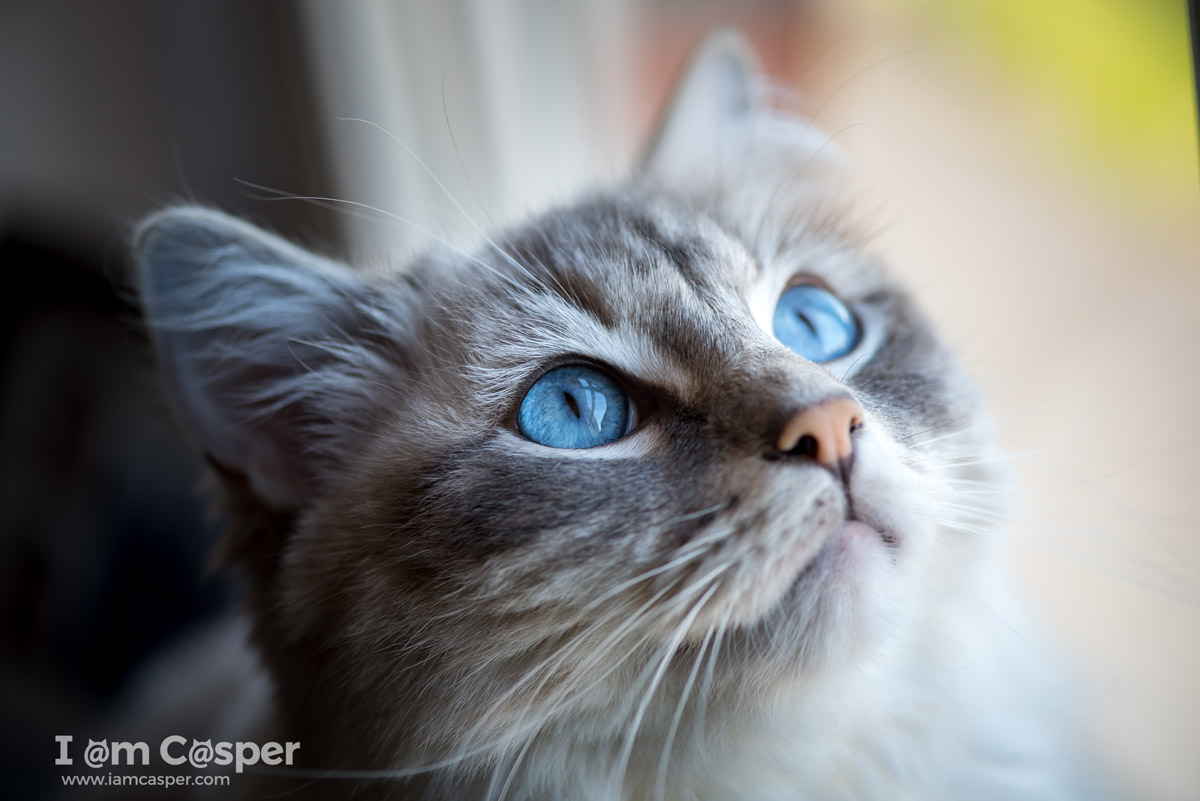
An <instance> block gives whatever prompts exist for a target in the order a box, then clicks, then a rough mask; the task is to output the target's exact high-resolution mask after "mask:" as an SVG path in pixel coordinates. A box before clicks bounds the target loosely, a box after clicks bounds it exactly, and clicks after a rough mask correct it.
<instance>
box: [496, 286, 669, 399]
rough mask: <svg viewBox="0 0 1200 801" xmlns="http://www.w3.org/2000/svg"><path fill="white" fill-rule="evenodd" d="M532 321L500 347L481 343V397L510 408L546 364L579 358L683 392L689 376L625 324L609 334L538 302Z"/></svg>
mask: <svg viewBox="0 0 1200 801" xmlns="http://www.w3.org/2000/svg"><path fill="white" fill-rule="evenodd" d="M538 303H539V305H540V306H541V308H539V309H537V310H536V311H537V313H536V314H535V315H533V317H535V318H536V319H528V320H524V321H521V324H520V325H518V327H517V330H514V331H511V332H509V336H508V337H507V338H506V340H505V341H504V342H503V343H496V342H492V343H480V345H479V348H480V352H481V353H484V354H486V355H485V357H484V359H482V360H481V363H480V365H479V366H478V371H477V372H478V375H479V376H480V377H481V379H482V381H483V383H484V386H485V389H484V392H485V394H486V395H488V396H490V397H491V398H492V399H494V400H496V401H498V402H501V403H511V401H512V399H511V393H512V392H513V391H514V388H515V387H517V386H520V385H523V384H524V383H526V382H527V381H528V380H529V378H531V377H532V376H533V375H535V374H537V373H540V372H542V371H544V370H545V369H546V365H547V363H548V362H550V361H553V360H557V359H562V358H564V357H568V358H569V357H571V356H579V357H582V358H586V359H591V360H594V361H596V362H597V363H599V364H602V365H607V366H610V367H612V368H614V369H616V370H619V371H621V372H623V373H625V374H626V375H629V376H633V377H636V378H639V379H641V380H643V381H646V382H648V383H653V384H657V385H660V386H669V387H672V388H675V389H677V390H683V389H686V388H688V387H689V386H690V380H691V377H690V372H689V371H688V370H687V369H685V367H684V366H683V365H681V364H680V363H679V362H678V361H677V360H675V359H673V358H671V356H670V355H668V354H667V353H664V352H663V351H662V350H661V349H660V348H659V347H658V346H657V344H656V343H655V341H654V339H653V338H652V337H651V336H649V335H647V333H646V332H644V331H642V330H640V329H639V328H638V327H636V325H635V324H634V323H633V322H631V321H628V320H622V321H620V322H618V323H617V325H616V327H615V328H609V327H607V326H605V325H603V324H602V323H601V322H600V321H598V320H596V319H595V318H594V317H592V316H591V315H589V314H588V313H587V312H585V311H583V310H581V309H579V308H578V307H576V306H573V305H570V304H566V303H561V302H559V303H555V302H552V301H551V300H550V299H549V298H547V297H543V298H541V299H539V301H538Z"/></svg>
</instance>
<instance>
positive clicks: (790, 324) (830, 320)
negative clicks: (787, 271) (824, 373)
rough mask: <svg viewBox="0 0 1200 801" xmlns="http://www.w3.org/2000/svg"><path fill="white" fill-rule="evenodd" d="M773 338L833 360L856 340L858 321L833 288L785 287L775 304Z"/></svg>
mask: <svg viewBox="0 0 1200 801" xmlns="http://www.w3.org/2000/svg"><path fill="white" fill-rule="evenodd" d="M774 327H775V338H776V339H778V340H779V341H780V342H782V343H783V344H785V345H787V346H788V347H789V348H791V349H792V350H794V351H795V352H796V353H799V354H800V355H801V356H803V357H804V358H806V359H811V360H812V361H814V362H828V361H833V360H834V359H836V358H838V357H839V356H845V355H846V354H847V353H849V352H850V351H852V350H854V347H855V346H856V345H857V344H858V341H859V339H860V338H861V332H860V331H859V328H858V321H857V320H855V319H854V315H853V314H851V313H850V310H849V309H848V308H846V304H845V303H842V302H841V301H840V300H838V299H837V298H836V297H835V296H834V295H833V293H832V292H829V291H828V290H826V289H822V288H821V287H819V286H814V285H812V284H800V285H799V286H793V287H789V288H788V289H786V290H784V292H783V294H782V295H780V297H779V303H778V304H777V305H776V306H775V321H774Z"/></svg>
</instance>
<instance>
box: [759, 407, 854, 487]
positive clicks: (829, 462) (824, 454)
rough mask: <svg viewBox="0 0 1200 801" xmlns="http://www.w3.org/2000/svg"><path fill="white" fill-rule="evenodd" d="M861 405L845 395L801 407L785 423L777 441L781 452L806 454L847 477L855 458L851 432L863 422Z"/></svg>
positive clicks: (843, 477) (796, 454)
mask: <svg viewBox="0 0 1200 801" xmlns="http://www.w3.org/2000/svg"><path fill="white" fill-rule="evenodd" d="M862 420H863V410H862V407H861V406H859V405H858V403H857V402H856V401H855V400H854V399H853V398H850V397H848V396H845V395H840V396H838V397H835V398H829V399H827V400H823V401H820V402H819V403H814V404H813V405H811V406H807V407H805V408H803V409H800V410H799V411H797V412H796V413H795V414H793V415H792V416H791V417H790V418H788V420H787V421H786V422H785V423H784V425H783V429H782V430H781V431H780V432H779V439H778V440H776V442H775V448H776V451H777V452H778V453H781V454H784V455H788V456H804V457H808V458H810V459H812V460H813V461H815V462H816V463H817V464H819V465H821V466H822V467H825V468H827V469H829V470H831V471H832V472H833V473H834V475H836V476H839V477H840V478H841V479H842V480H845V479H846V474H847V473H848V472H849V467H850V462H851V460H852V459H853V458H854V445H853V442H852V441H851V438H850V435H851V434H852V433H853V432H854V430H855V429H857V428H858V427H859V426H860V425H862Z"/></svg>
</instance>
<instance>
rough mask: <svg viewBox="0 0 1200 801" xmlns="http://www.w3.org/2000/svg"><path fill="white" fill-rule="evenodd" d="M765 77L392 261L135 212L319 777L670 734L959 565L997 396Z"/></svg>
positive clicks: (890, 623) (800, 678)
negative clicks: (782, 108)
mask: <svg viewBox="0 0 1200 801" xmlns="http://www.w3.org/2000/svg"><path fill="white" fill-rule="evenodd" d="M754 84H755V79H754V76H753V73H752V70H750V68H748V67H747V62H746V60H745V59H744V58H743V57H742V56H741V55H740V53H739V50H738V48H737V47H736V46H735V45H732V44H730V43H729V42H728V41H722V42H718V43H717V44H716V45H712V46H710V47H709V49H708V50H707V51H706V53H705V54H704V55H702V56H701V57H700V59H699V60H698V61H697V62H696V64H695V65H694V67H693V69H692V70H691V71H690V73H689V78H688V79H687V80H685V82H684V84H683V88H682V89H681V90H680V92H679V93H678V94H677V96H676V100H675V102H674V103H673V105H672V108H671V110H670V112H669V114H668V117H667V119H666V121H665V122H664V124H663V125H662V126H661V128H660V129H659V132H658V134H657V135H656V137H655V140H654V144H653V146H652V148H651V149H650V152H649V153H648V155H647V157H646V159H645V161H644V162H643V164H642V165H641V167H640V168H639V170H638V171H637V173H636V174H635V176H634V177H633V178H632V179H631V180H630V181H629V182H628V183H627V184H624V185H621V186H617V187H615V188H611V189H607V190H602V191H598V192H595V193H594V194H592V195H590V196H588V197H587V198H585V199H584V200H582V201H580V202H579V203H577V204H576V205H574V206H570V207H566V208H563V209H560V210H557V211H554V212H552V213H549V214H547V215H545V216H543V217H541V218H539V219H535V220H533V221H532V222H530V223H528V224H527V225H525V226H523V227H520V228H518V229H516V230H511V231H508V232H503V233H498V234H496V235H494V236H493V237H492V238H491V239H489V240H487V241H485V242H482V243H481V244H480V245H479V246H478V247H477V248H475V249H473V250H471V251H470V252H464V251H456V250H451V249H442V250H438V251H434V252H431V253H429V254H428V255H426V256H424V257H422V258H420V259H417V260H416V261H415V262H413V263H411V264H405V265H401V266H398V267H396V268H395V269H385V270H377V271H374V272H371V273H365V272H360V271H356V270H353V269H350V268H348V267H346V266H344V265H342V264H340V263H336V262H334V261H331V260H328V259H325V258H322V257H319V256H316V255H313V254H311V253H308V252H305V251H302V250H300V249H298V248H296V247H294V246H292V245H290V244H287V243H285V242H283V241H281V240H280V239H278V238H276V237H274V236H271V235H269V234H266V233H263V232H261V231H259V230H256V229H254V228H252V227H251V226H249V225H247V224H245V223H242V222H238V221H235V220H233V219H231V218H229V217H226V216H224V215H222V214H219V213H217V212H213V211H206V210H201V209H196V208H182V209H173V210H168V211H165V212H163V213H160V214H158V215H155V216H154V217H151V218H150V219H149V220H148V221H146V222H145V223H144V224H143V226H142V228H141V229H140V231H139V234H138V239H137V252H138V259H139V264H140V282H141V286H140V291H141V295H142V299H143V303H144V307H145V310H146V315H147V319H148V321H149V323H150V325H151V330H152V332H153V338H154V341H155V344H156V347H157V350H158V353H159V356H160V361H161V365H162V368H163V371H164V374H165V376H166V379H167V383H168V385H169V388H170V390H171V394H172V396H173V399H174V402H175V404H176V405H177V407H178V408H179V410H180V411H181V412H182V415H183V416H184V418H186V420H187V421H188V423H189V424H190V426H191V428H192V430H193V432H194V434H195V435H196V437H197V439H198V441H199V444H200V445H201V447H202V448H203V449H204V450H205V452H206V453H207V454H208V456H209V458H210V460H211V461H212V462H213V463H214V465H215V466H216V468H217V471H218V473H219V474H220V475H221V476H223V477H224V479H225V482H224V483H225V486H226V490H227V493H226V494H227V495H228V496H229V499H230V502H231V503H232V506H233V509H234V512H235V514H236V515H237V517H238V519H237V521H236V522H235V526H234V531H233V532H232V533H231V535H230V540H229V542H228V543H227V544H226V547H227V553H228V554H229V556H230V559H232V560H233V561H237V562H240V563H242V564H243V565H245V566H246V567H247V569H248V572H249V576H250V581H251V584H252V593H251V607H252V614H253V615H254V617H255V625H256V631H257V636H258V641H259V644H260V647H261V649H262V650H263V653H264V657H265V659H266V661H267V663H268V665H269V666H270V667H271V670H272V672H273V674H274V676H275V679H276V681H277V683H278V684H279V687H280V693H281V699H282V703H281V706H282V707H283V709H284V714H285V716H287V717H289V718H291V719H292V720H291V723H292V724H293V725H295V726H297V727H299V728H300V729H301V730H303V731H305V732H306V733H307V736H309V737H310V738H313V739H315V740H317V741H318V742H320V743H322V744H323V750H322V747H318V746H313V747H306V748H307V751H308V753H309V754H310V755H311V754H313V753H318V754H324V755H325V759H326V760H327V761H340V763H341V764H339V765H332V764H327V765H326V766H327V767H335V766H348V763H353V764H354V765H355V766H357V767H391V766H396V765H400V764H404V763H405V761H406V760H407V761H408V762H410V763H411V762H420V761H421V760H434V761H436V760H437V759H438V758H441V757H445V756H447V755H451V756H452V755H455V754H457V755H459V756H463V755H464V754H475V755H476V756H478V757H479V759H480V761H481V764H482V763H488V764H494V762H491V763H489V760H494V759H495V758H496V755H497V753H504V752H506V749H507V753H510V754H511V753H514V752H515V751H517V750H519V749H520V748H521V747H522V745H523V744H524V743H526V742H529V741H530V740H531V738H535V735H537V734H538V733H539V732H541V733H542V736H543V737H548V738H553V737H560V738H569V737H575V738H582V739H587V738H589V737H590V738H594V739H595V740H597V741H603V740H605V738H608V739H610V740H611V739H613V738H616V739H617V740H618V741H619V740H620V739H621V738H622V737H624V736H628V737H633V736H634V734H633V732H641V733H640V734H638V735H637V736H646V737H658V738H659V740H658V742H659V748H661V738H662V736H663V733H664V732H666V731H667V730H668V729H670V730H671V731H672V732H673V734H672V736H675V735H676V734H678V736H679V737H680V738H681V739H682V738H683V737H684V735H683V734H682V733H680V732H681V731H682V729H683V728H686V727H682V726H679V725H678V723H679V719H682V718H681V716H688V717H687V719H690V718H691V717H692V716H694V715H695V714H696V704H698V703H699V704H706V705H707V707H706V710H707V711H706V714H710V715H720V714H724V712H722V710H729V709H733V708H738V709H741V710H745V709H753V708H754V707H755V704H756V703H759V701H761V699H763V698H765V697H768V696H770V697H778V696H779V694H780V693H785V694H786V693H792V692H803V691H804V688H805V687H808V686H811V685H812V684H813V683H814V682H820V681H823V680H824V678H825V677H828V676H830V675H834V674H837V673H839V672H842V671H843V670H844V669H846V668H849V667H850V666H852V665H855V664H858V663H862V662H864V661H866V660H870V659H878V658H882V657H881V656H880V654H882V653H885V652H886V650H887V648H888V647H889V644H890V643H892V642H895V641H898V640H903V638H904V635H905V632H906V631H907V630H908V628H909V627H910V626H912V625H914V621H915V620H916V619H917V618H918V617H919V614H920V612H919V609H918V607H919V605H920V603H921V602H922V596H923V602H925V603H929V602H931V601H930V599H936V598H937V597H939V596H938V594H937V593H936V592H931V591H930V585H931V583H933V584H937V586H938V587H942V586H943V585H947V584H948V583H952V582H953V581H954V580H956V573H957V571H959V570H960V568H963V566H964V565H965V564H966V562H967V561H968V560H967V557H966V556H964V552H965V551H966V550H969V547H968V546H969V542H968V538H967V537H966V536H965V535H961V534H954V533H953V532H951V531H950V530H948V529H947V528H945V527H943V525H942V524H943V523H945V522H946V521H948V520H955V519H958V518H960V517H961V509H962V507H963V504H962V501H961V497H960V495H959V493H958V489H959V487H962V486H968V485H967V484H963V483H956V482H968V481H971V480H973V479H974V478H977V477H978V475H977V474H978V473H979V472H980V471H982V470H984V469H985V468H983V467H979V466H978V464H979V462H980V458H981V456H982V454H983V453H984V452H985V450H986V436H985V434H984V433H983V432H982V431H981V429H980V427H979V425H978V422H979V421H978V412H979V409H978V406H977V401H976V398H975V396H974V394H973V392H972V390H971V389H970V386H969V384H968V382H967V381H966V380H965V379H964V377H963V376H962V375H961V373H960V372H959V370H958V368H957V366H956V365H955V363H954V361H953V360H952V359H951V358H950V357H949V356H948V355H947V353H946V351H945V350H944V348H943V346H942V345H941V344H940V343H939V341H938V340H937V338H936V337H935V336H934V334H933V333H932V331H931V330H930V328H929V326H928V324H927V323H926V321H925V320H924V319H923V317H922V316H921V314H920V313H919V311H918V310H917V309H916V308H915V307H914V306H913V304H912V303H911V302H910V300H909V298H908V297H907V296H906V295H905V293H904V292H903V291H902V290H901V289H900V288H899V287H898V286H897V285H896V283H895V282H894V280H893V279H892V278H890V277H889V276H888V275H887V273H886V272H885V270H884V269H883V268H882V267H881V266H880V265H879V264H878V263H877V262H876V260H875V259H874V258H873V257H871V256H870V255H868V254H867V253H866V252H865V251H864V248H863V243H862V240H861V238H860V237H859V235H858V234H857V233H856V232H855V230H853V226H852V225H850V224H849V223H848V222H847V219H848V217H847V215H846V214H845V212H846V207H845V206H844V205H843V203H842V201H841V200H839V199H838V195H839V194H840V192H839V188H838V187H839V185H838V182H837V177H836V175H837V164H836V162H837V161H838V158H839V157H836V156H833V155H831V148H832V146H831V145H830V143H829V142H828V140H825V139H823V138H821V137H820V136H818V135H816V134H814V133H813V132H812V130H811V129H810V128H809V127H808V126H807V125H806V124H805V123H803V122H802V121H799V120H796V119H792V118H788V117H786V116H783V115H781V114H779V113H777V112H773V111H771V110H769V109H767V108H765V107H764V106H763V105H762V104H761V103H760V101H759V93H758V92H757V91H756V90H755V85H754ZM972 465H975V466H972ZM972 471H974V472H972ZM681 698H684V699H685V700H684V701H683V702H681V701H680V699H681ZM677 710H679V711H678V715H677ZM580 721H586V723H581V722H580ZM672 721H675V725H672ZM634 722H636V724H637V725H633V723H634ZM339 743H340V744H341V746H340V747H339V746H338V744H339ZM473 749H478V750H473ZM655 753H657V751H655Z"/></svg>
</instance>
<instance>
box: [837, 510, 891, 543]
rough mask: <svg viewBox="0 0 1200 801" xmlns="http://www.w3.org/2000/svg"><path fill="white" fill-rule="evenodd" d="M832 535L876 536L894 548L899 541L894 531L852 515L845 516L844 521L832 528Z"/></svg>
mask: <svg viewBox="0 0 1200 801" xmlns="http://www.w3.org/2000/svg"><path fill="white" fill-rule="evenodd" d="M834 537H877V538H878V539H880V540H882V541H883V543H884V545H887V546H888V547H889V548H895V547H896V544H897V542H898V541H899V538H898V537H897V536H896V532H894V531H890V530H888V529H883V528H878V527H876V526H874V525H873V524H871V523H868V522H866V521H864V520H861V519H860V518H857V517H853V516H851V517H847V518H846V520H845V522H843V523H842V524H841V525H840V526H838V527H837V529H835V530H834Z"/></svg>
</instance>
